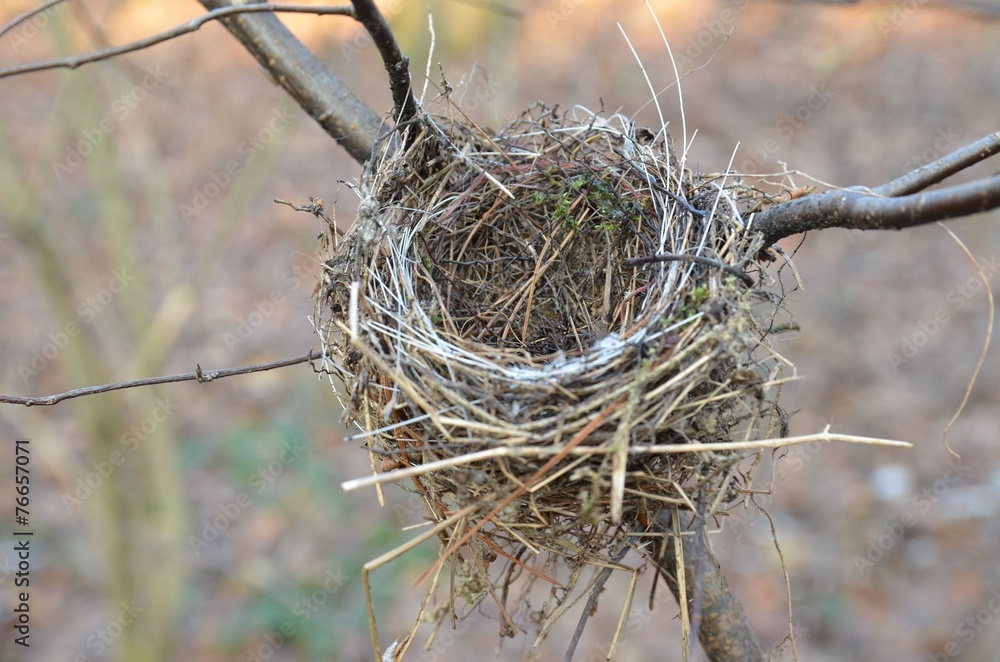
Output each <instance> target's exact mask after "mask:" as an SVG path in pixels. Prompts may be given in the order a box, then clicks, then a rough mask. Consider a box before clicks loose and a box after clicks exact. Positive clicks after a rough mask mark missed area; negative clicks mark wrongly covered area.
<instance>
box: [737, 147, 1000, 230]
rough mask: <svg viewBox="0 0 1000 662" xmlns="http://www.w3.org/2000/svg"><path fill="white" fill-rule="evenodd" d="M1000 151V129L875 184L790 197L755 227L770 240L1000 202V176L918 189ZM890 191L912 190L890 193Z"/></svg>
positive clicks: (911, 222)
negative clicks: (887, 181)
mask: <svg viewBox="0 0 1000 662" xmlns="http://www.w3.org/2000/svg"><path fill="white" fill-rule="evenodd" d="M996 153H1000V132H998V133H994V134H991V135H989V136H987V137H986V138H983V139H982V140H980V141H978V142H976V143H973V144H972V145H969V146H968V147H965V148H962V149H960V150H958V151H957V152H955V153H953V154H950V155H949V156H946V157H945V158H943V159H940V160H938V161H935V162H934V163H932V164H930V165H928V166H924V167H923V168H919V169H918V170H915V171H913V172H911V173H909V174H907V175H904V176H903V177H900V178H898V179H896V180H894V181H892V182H889V183H888V184H885V185H883V186H881V187H878V188H876V189H869V188H866V187H863V186H855V187H852V188H849V189H843V190H833V191H826V192H824V193H819V194H815V195H807V196H805V197H801V198H797V199H795V200H790V201H788V202H784V203H782V204H779V205H775V206H774V207H770V208H768V209H765V210H764V211H762V212H760V213H758V214H756V215H755V216H754V219H753V225H752V226H751V228H752V229H753V230H756V231H757V232H760V233H761V234H763V235H764V241H765V245H771V244H773V243H774V242H776V241H778V240H779V239H782V238H784V237H789V236H791V235H793V234H798V233H800V232H808V231H809V230H823V229H826V228H853V229H857V230H902V229H905V228H911V227H916V226H918V225H925V224H927V223H934V222H936V221H943V220H947V219H950V218H958V217H961V216H969V215H971V214H978V213H980V212H984V211H989V210H991V209H996V208H997V207H1000V175H994V176H993V177H989V178H986V179H981V180H977V181H974V182H970V183H967V184H959V185H956V186H950V187H948V188H943V189H938V190H936V191H930V192H925V193H913V192H912V191H919V190H921V189H924V188H926V187H927V186H930V185H932V184H935V183H937V182H940V181H941V180H943V179H945V178H946V177H948V176H950V175H952V174H954V173H956V172H959V171H960V170H963V169H964V168H967V167H969V166H970V165H972V164H974V163H977V162H979V161H982V160H983V159H985V158H988V157H989V156H991V155H993V154H996ZM885 192H890V193H892V192H899V193H909V194H908V195H899V194H898V193H897V195H896V197H891V196H889V197H887V196H886V194H885Z"/></svg>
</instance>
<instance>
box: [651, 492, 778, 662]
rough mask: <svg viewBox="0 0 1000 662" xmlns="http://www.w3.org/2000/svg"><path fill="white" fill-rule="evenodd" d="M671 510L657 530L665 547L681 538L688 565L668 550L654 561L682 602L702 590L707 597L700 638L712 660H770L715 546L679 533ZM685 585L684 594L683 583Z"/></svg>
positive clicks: (749, 661)
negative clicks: (700, 567) (700, 569)
mask: <svg viewBox="0 0 1000 662" xmlns="http://www.w3.org/2000/svg"><path fill="white" fill-rule="evenodd" d="M672 524H673V522H672V521H671V513H670V511H669V510H664V511H661V513H660V515H659V517H657V519H656V521H655V524H654V529H655V530H658V531H659V532H661V533H663V535H664V541H663V546H662V547H660V549H661V550H667V549H669V548H670V547H673V545H674V544H676V541H678V540H679V541H680V544H681V545H682V547H683V549H684V554H683V558H684V567H678V563H677V557H676V555H674V554H671V553H669V552H666V551H664V553H662V554H661V555H660V556H659V558H652V559H651V560H652V561H653V562H654V563H655V564H656V565H657V567H658V568H659V570H660V572H661V573H663V578H664V579H665V580H666V583H667V586H668V587H669V588H670V592H671V593H673V594H674V597H675V598H676V599H677V601H678V603H681V602H682V601H683V602H684V603H688V602H691V601H693V600H694V598H695V591H698V592H699V593H700V594H701V596H702V600H703V607H702V609H701V622H700V628H699V633H698V640H699V641H700V642H701V646H702V649H703V650H704V651H705V655H706V656H707V657H708V659H709V660H711V662H763V660H766V659H767V656H766V655H765V654H764V649H763V648H762V647H761V645H760V641H759V640H758V639H757V635H756V634H755V633H754V631H753V629H752V628H751V627H750V624H749V622H748V621H747V617H746V614H745V613H744V611H743V607H742V605H741V604H740V602H739V599H737V597H736V596H735V595H734V594H733V592H732V590H731V589H730V588H729V584H728V583H727V582H726V578H725V576H724V575H723V574H722V567H721V566H720V564H719V560H718V559H717V558H716V556H715V554H714V553H713V552H712V550H711V548H710V547H708V546H707V544H706V543H705V542H704V541H703V540H702V539H701V537H699V536H685V535H681V536H676V535H675V533H674V530H673V526H672ZM699 556H701V558H702V559H703V563H704V571H703V572H702V573H701V574H702V578H701V581H700V587H696V586H695V584H696V582H695V581H692V580H694V579H695V577H696V576H697V575H698V570H697V569H696V565H697V563H698V558H699ZM682 585H683V594H682V593H681V586H682Z"/></svg>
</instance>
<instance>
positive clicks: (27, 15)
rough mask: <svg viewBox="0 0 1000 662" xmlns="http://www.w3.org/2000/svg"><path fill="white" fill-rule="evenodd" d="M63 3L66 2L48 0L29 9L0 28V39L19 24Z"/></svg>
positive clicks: (62, 0)
mask: <svg viewBox="0 0 1000 662" xmlns="http://www.w3.org/2000/svg"><path fill="white" fill-rule="evenodd" d="M63 2H66V0H49V1H48V2H43V3H42V4H40V5H38V6H37V7H33V8H32V9H29V10H28V11H26V12H24V13H23V14H21V15H20V16H18V17H17V18H15V19H14V20H13V21H11V22H10V23H8V24H7V25H5V26H3V28H0V37H3V36H4V35H5V34H7V33H8V32H10V31H11V30H13V29H14V28H16V27H17V26H19V25H20V24H21V23H24V22H25V21H27V20H28V19H29V18H31V17H32V16H34V15H35V14H40V13H42V12H43V11H45V10H46V9H48V8H49V7H55V6H56V5H58V4H61V3H63Z"/></svg>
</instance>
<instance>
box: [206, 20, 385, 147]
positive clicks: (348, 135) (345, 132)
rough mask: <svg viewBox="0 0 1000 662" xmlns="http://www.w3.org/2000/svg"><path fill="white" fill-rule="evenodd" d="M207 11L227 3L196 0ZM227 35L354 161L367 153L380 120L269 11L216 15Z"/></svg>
mask: <svg viewBox="0 0 1000 662" xmlns="http://www.w3.org/2000/svg"><path fill="white" fill-rule="evenodd" d="M199 1H200V2H201V4H202V5H203V6H205V7H206V8H208V9H218V8H219V7H230V6H233V5H234V4H237V3H235V2H232V1H231V0H199ZM222 24H223V25H225V26H226V29H228V30H229V31H230V32H231V33H232V34H233V36H235V37H236V38H237V39H238V40H239V41H240V43H242V44H243V46H244V47H245V48H246V49H247V50H248V51H249V52H250V54H251V55H253V56H254V57H255V58H256V59H257V61H258V62H260V64H261V66H262V67H264V69H265V71H267V72H268V74H269V75H270V76H271V78H272V79H274V81H275V82H276V83H278V84H279V85H281V87H283V88H284V89H285V90H286V91H287V92H288V94H290V95H291V97H292V98H293V99H295V101H296V103H298V104H299V106H301V107H302V109H303V110H305V111H306V112H307V113H308V114H309V116H310V117H312V118H313V119H315V120H316V121H317V122H319V125H320V126H322V127H323V129H324V130H325V131H326V132H327V133H329V134H330V135H331V136H332V137H333V139H334V140H336V141H337V142H338V143H340V145H341V146H343V148H344V149H346V150H347V151H348V153H349V154H350V155H351V156H352V157H354V159H355V160H356V161H357V162H358V163H364V162H365V161H367V160H368V157H369V156H370V155H371V148H372V144H373V143H374V142H375V138H376V137H377V136H378V134H379V132H380V130H381V127H382V122H381V120H379V117H378V115H376V114H375V113H374V111H372V109H371V108H369V107H368V106H367V105H366V104H365V103H364V102H363V101H361V99H359V98H358V97H356V96H355V95H354V93H353V92H351V91H350V90H349V89H348V88H347V87H346V86H344V84H343V83H342V82H341V81H340V79H339V78H337V77H336V76H335V75H333V74H332V73H331V72H330V70H329V69H327V68H326V67H325V66H324V65H323V63H322V62H320V60H319V59H318V58H317V57H316V56H315V55H313V54H312V52H310V51H309V49H308V48H306V47H305V46H304V45H302V42H300V41H299V40H298V39H296V38H295V35H293V34H292V33H291V32H289V31H288V28H286V27H285V26H284V24H282V22H281V21H279V20H278V19H277V17H275V16H274V14H241V15H239V16H235V17H233V18H226V19H222Z"/></svg>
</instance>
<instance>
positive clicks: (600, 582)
mask: <svg viewBox="0 0 1000 662" xmlns="http://www.w3.org/2000/svg"><path fill="white" fill-rule="evenodd" d="M629 549H631V547H629V545H627V544H625V545H622V548H621V550H619V551H618V553H617V554H615V555H614V556H612V557H611V560H612V561H614V562H615V563H617V562H619V561H621V560H622V559H623V558H625V554H627V553H628V550H629ZM614 571H615V569H614V568H612V567H605V568H603V569H602V570H601V572H600V574H599V575H598V576H597V581H595V582H594V586H593V588H591V589H590V597H589V598H587V604H585V605H584V606H583V613H582V614H580V620H579V621H577V624H576V630H574V631H573V638H572V639H570V640H569V647H568V648H567V649H566V655H565V656H564V657H563V659H564V660H565V662H572V660H573V655H574V654H576V647H577V646H578V645H579V643H580V638H581V637H582V636H583V631H584V629H585V628H586V627H587V621H588V620H589V619H590V615H591V614H592V613H593V612H594V611H596V609H597V599H598V598H599V597H601V592H602V591H603V590H604V585H605V584H606V583H607V581H608V579H609V578H610V577H611V573H612V572H614Z"/></svg>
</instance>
